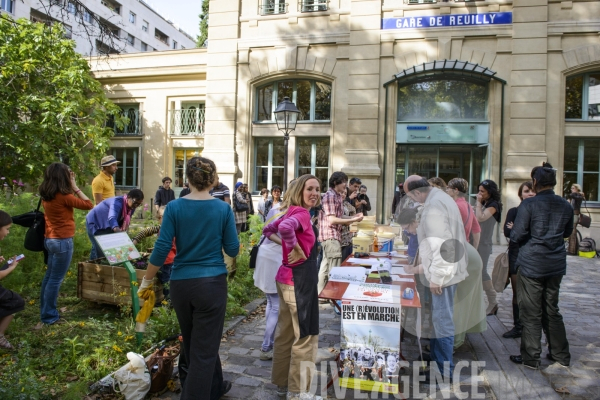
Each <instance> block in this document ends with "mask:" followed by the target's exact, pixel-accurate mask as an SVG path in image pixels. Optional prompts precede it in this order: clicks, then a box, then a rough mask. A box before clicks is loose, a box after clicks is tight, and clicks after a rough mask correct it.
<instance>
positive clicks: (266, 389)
mask: <svg viewBox="0 0 600 400" xmlns="http://www.w3.org/2000/svg"><path fill="white" fill-rule="evenodd" d="M320 326H321V331H320V335H319V350H318V354H317V363H316V364H317V370H318V372H317V377H316V378H315V379H317V381H318V384H317V388H316V392H317V394H320V395H322V396H323V397H325V396H327V397H328V398H332V399H336V398H337V399H359V398H363V399H366V398H369V399H371V398H372V399H376V398H390V399H391V398H394V396H393V395H389V397H386V396H388V395H385V394H378V395H377V394H376V395H373V394H372V393H366V392H365V393H361V392H357V393H355V392H354V390H350V389H349V390H345V391H344V390H343V389H341V388H339V387H338V388H337V393H336V388H334V387H331V388H329V390H327V388H326V387H327V381H328V375H330V373H329V374H328V370H329V371H330V369H328V368H327V362H330V361H333V360H334V358H335V356H336V355H337V352H338V350H339V346H340V344H339V343H340V317H339V316H337V315H335V313H334V312H333V307H332V306H330V305H320ZM264 328H265V319H264V316H263V315H260V316H259V317H258V318H255V319H254V320H252V321H249V322H246V323H241V324H239V325H237V327H236V328H235V335H234V336H229V337H228V339H227V342H223V343H222V344H221V354H222V358H221V360H223V371H224V375H225V379H228V380H230V381H232V382H233V383H234V385H233V388H232V389H231V391H230V392H229V393H228V394H227V396H226V397H224V398H227V399H238V398H239V399H241V398H243V399H273V400H275V399H278V397H277V395H276V393H275V386H274V385H273V384H271V383H270V378H271V361H260V360H259V355H260V345H261V343H262V340H263V336H262V333H263V332H264ZM423 343H426V341H423ZM402 352H403V354H404V356H405V357H406V359H407V360H409V361H410V360H416V359H417V357H418V356H419V352H418V346H417V344H416V338H415V337H412V336H410V335H406V337H405V340H404V342H403V343H402ZM461 360H464V361H473V360H474V351H473V349H472V348H471V347H470V345H468V344H465V345H464V346H462V347H461V348H459V349H458V351H457V352H456V354H455V362H458V361H461ZM475 368H476V367H475ZM463 372H464V373H465V375H464V376H461V384H460V390H461V391H462V392H465V395H466V396H467V397H463V398H480V399H486V398H492V397H491V391H490V389H489V387H488V386H486V385H485V384H484V383H483V382H479V383H478V382H475V383H474V384H473V387H472V388H471V383H472V382H471V376H470V368H465V369H464V370H463ZM407 374H412V369H411V368H407ZM467 374H468V375H467ZM409 376H410V377H411V380H410V385H409V388H406V389H404V392H405V393H410V395H409V396H407V397H406V398H425V397H428V395H430V394H433V396H431V397H429V398H440V399H441V398H449V399H456V398H458V397H456V396H454V393H452V392H451V390H452V391H457V390H459V389H458V388H457V387H456V385H455V387H454V388H452V389H450V388H448V387H445V388H444V387H442V389H441V390H440V391H438V392H436V388H435V387H434V388H433V389H432V388H431V387H430V386H428V385H423V384H421V385H419V384H417V386H418V390H419V393H420V394H421V395H419V394H416V392H415V387H414V386H413V385H414V383H413V382H412V375H409ZM481 378H482V377H481ZM472 391H473V392H472ZM472 393H475V396H472ZM367 396H368V397H367ZM398 398H402V397H398Z"/></svg>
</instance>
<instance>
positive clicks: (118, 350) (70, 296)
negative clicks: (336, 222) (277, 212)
mask: <svg viewBox="0 0 600 400" xmlns="http://www.w3.org/2000/svg"><path fill="white" fill-rule="evenodd" d="M85 191H86V194H88V197H91V196H90V194H89V193H87V192H89V191H90V189H89V188H86V190H85ZM35 206H37V198H35V197H34V196H32V195H31V194H22V195H20V196H18V197H11V198H8V200H5V198H2V199H0V209H2V210H3V211H6V212H8V213H9V214H10V215H18V214H21V213H24V212H27V211H31V210H32V209H34V208H35ZM85 216H86V212H85V211H80V210H75V222H76V226H77V230H76V234H75V237H74V249H75V250H74V253H73V260H72V262H71V265H70V267H69V271H68V272H67V276H66V277H65V280H64V282H63V284H62V286H61V289H60V295H59V299H58V308H59V312H60V314H61V316H62V317H64V318H65V319H66V320H67V321H68V322H67V323H66V324H63V325H57V326H49V327H45V328H43V329H42V330H40V331H33V330H32V328H33V326H35V325H36V324H37V323H38V322H39V321H40V309H39V296H40V287H41V283H42V279H43V277H44V274H45V270H46V268H45V265H44V260H43V254H42V253H41V252H40V253H34V252H30V251H27V250H25V249H24V248H23V240H24V236H25V231H26V228H22V227H19V226H17V225H13V226H12V228H11V232H10V235H8V237H7V238H6V239H5V240H4V241H2V242H0V254H1V255H3V256H4V257H5V258H8V257H10V256H13V255H16V254H21V253H23V254H25V257H26V258H25V260H23V261H22V262H21V263H20V264H19V266H18V267H17V268H16V269H15V270H14V271H13V273H11V274H10V275H9V276H8V277H6V278H5V279H4V280H2V281H1V282H0V284H2V286H4V287H6V288H8V289H11V290H13V291H15V292H17V293H19V294H20V295H21V296H22V297H23V298H24V299H25V301H26V307H25V310H24V311H22V312H20V313H17V314H16V315H15V318H14V320H13V321H12V323H11V324H10V326H9V328H8V330H7V332H6V335H7V337H8V339H9V341H10V342H11V343H12V345H13V346H15V347H16V351H13V352H6V351H2V350H0V399H11V400H12V399H54V398H61V399H80V398H82V397H83V396H84V395H85V393H86V391H87V387H88V385H89V384H91V383H93V382H95V381H97V380H98V379H100V378H102V377H104V376H105V375H107V374H109V373H111V372H113V371H115V370H116V369H118V368H119V367H121V366H122V365H124V364H125V363H126V362H127V361H128V360H127V358H126V356H125V355H126V354H127V352H128V351H136V352H138V353H139V352H142V351H144V350H145V349H148V348H150V347H151V346H152V345H153V344H154V343H156V342H158V341H160V340H162V339H164V338H165V337H167V336H170V335H173V334H175V333H178V332H179V326H178V323H177V317H176V315H175V312H174V310H173V309H171V308H170V307H161V308H155V310H154V312H153V315H152V317H151V319H150V321H149V323H148V326H147V331H146V334H145V335H144V342H143V344H142V346H141V347H140V348H138V347H137V344H136V340H135V332H134V330H135V326H134V323H133V320H132V318H131V307H129V306H125V307H117V306H110V305H102V304H97V303H93V302H89V301H86V300H81V299H79V298H77V263H78V262H79V261H82V260H87V258H88V256H89V252H90V248H91V245H90V243H89V239H88V237H87V233H86V230H85ZM144 221H145V222H144V223H145V224H147V223H150V224H151V223H153V221H152V220H147V219H146V220H144ZM261 231H262V225H261V223H260V222H259V220H258V218H256V217H253V218H252V219H251V229H250V231H249V232H247V233H243V234H242V235H241V236H240V242H241V245H240V247H241V248H240V254H239V255H238V257H237V271H236V274H235V277H234V278H233V279H231V280H230V282H229V294H228V296H229V298H228V303H227V317H228V318H231V317H233V316H236V315H241V314H244V313H245V310H244V308H243V306H244V305H245V304H247V303H249V302H250V301H252V300H254V299H255V298H257V297H259V296H260V295H261V294H262V293H261V292H260V290H258V289H257V288H256V287H254V282H253V278H252V274H253V271H252V270H250V269H249V268H248V262H249V252H250V249H251V248H252V245H253V244H255V243H256V242H257V241H258V238H259V237H260V232H261ZM130 233H131V232H130ZM153 240H154V239H146V241H144V242H143V243H142V244H141V245H140V246H138V247H139V248H140V249H145V248H147V247H151V246H152V244H153Z"/></svg>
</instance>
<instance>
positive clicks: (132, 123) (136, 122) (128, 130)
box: [106, 108, 142, 136]
mask: <svg viewBox="0 0 600 400" xmlns="http://www.w3.org/2000/svg"><path fill="white" fill-rule="evenodd" d="M121 115H123V116H125V117H127V118H128V120H129V121H128V122H127V123H126V124H125V126H123V127H122V128H119V127H118V126H116V125H115V121H114V119H113V118H112V116H111V117H109V119H108V121H106V126H108V127H109V128H112V129H113V130H114V131H115V136H141V135H142V130H141V129H140V127H141V118H140V117H141V114H140V110H135V109H131V108H130V109H128V110H123V112H122V114H121Z"/></svg>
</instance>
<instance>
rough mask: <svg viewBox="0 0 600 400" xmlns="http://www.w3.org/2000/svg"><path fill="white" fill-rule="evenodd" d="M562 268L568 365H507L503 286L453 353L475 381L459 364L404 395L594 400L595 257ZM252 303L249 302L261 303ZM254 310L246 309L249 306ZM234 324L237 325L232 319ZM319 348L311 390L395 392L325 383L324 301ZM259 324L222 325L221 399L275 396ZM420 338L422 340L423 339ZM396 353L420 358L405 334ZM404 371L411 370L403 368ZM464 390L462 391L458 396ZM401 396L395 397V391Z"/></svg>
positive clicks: (599, 392)
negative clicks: (442, 378) (446, 385)
mask: <svg viewBox="0 0 600 400" xmlns="http://www.w3.org/2000/svg"><path fill="white" fill-rule="evenodd" d="M505 250H506V246H495V247H494V254H493V255H492V257H490V260H492V261H490V268H489V271H490V273H491V270H492V266H493V260H494V259H495V256H496V255H498V254H500V253H502V252H504V251H505ZM568 264H569V267H568V272H567V276H566V277H565V279H564V280H563V285H562V289H561V300H560V307H561V313H562V314H563V316H564V319H565V323H566V325H567V335H568V338H569V343H570V346H571V354H572V361H571V366H570V368H568V369H567V368H562V367H558V366H556V365H550V362H549V361H548V360H547V359H546V358H545V352H544V354H543V358H542V369H541V370H540V371H533V370H529V369H527V368H523V367H522V366H520V365H516V364H514V363H512V362H511V361H510V360H509V359H508V356H509V355H513V354H519V353H520V351H519V346H520V339H504V338H502V334H503V333H504V332H505V331H507V330H508V329H510V328H512V323H513V321H512V306H511V300H512V291H511V288H510V287H508V288H507V289H506V290H505V291H504V292H503V293H502V294H499V296H498V300H499V303H500V305H501V307H500V311H499V312H498V315H497V316H493V317H488V318H487V321H488V330H487V331H486V332H484V333H482V334H469V335H467V341H466V343H465V344H464V345H463V346H462V347H461V348H459V349H458V351H457V352H456V354H455V356H454V361H455V363H458V362H459V361H467V362H472V361H480V362H485V367H484V368H483V369H482V372H481V374H480V375H479V378H481V380H482V381H481V382H477V377H471V375H470V374H469V373H468V372H469V371H470V368H469V369H467V368H465V370H464V372H465V375H461V383H460V384H459V385H457V384H455V385H454V388H453V390H452V391H449V390H441V391H440V390H438V391H435V390H433V393H431V388H430V386H427V385H423V384H419V383H418V382H414V381H413V380H412V375H411V379H410V381H409V384H408V388H404V392H405V393H407V394H408V396H406V398H411V399H412V398H436V399H457V398H462V399H475V398H478V399H497V400H513V399H514V400H518V399H523V400H533V399H543V400H553V399H561V398H568V399H577V400H579V399H586V400H599V399H600V307H599V306H600V304H599V303H600V302H599V301H598V298H597V293H598V288H600V272H599V268H600V260H598V259H594V260H590V259H583V258H580V257H569V258H568ZM259 303H260V301H259V302H255V303H253V306H256V305H257V304H259ZM250 308H252V307H250ZM234 323H235V325H234ZM320 326H321V334H320V336H319V351H318V356H317V369H318V376H317V378H316V379H317V381H318V386H317V393H318V394H322V395H324V396H327V397H328V398H331V399H335V398H337V399H358V398H362V399H367V398H369V399H370V398H394V397H393V396H392V395H389V397H386V396H387V395H385V394H383V395H382V394H379V395H377V396H372V395H371V393H360V392H357V393H355V392H354V391H353V390H347V391H345V392H343V391H341V390H340V388H337V390H335V389H334V388H333V387H332V388H329V390H327V389H326V388H325V386H326V384H325V383H326V382H327V377H328V375H329V374H328V371H327V370H322V365H321V362H322V361H333V360H334V358H335V356H336V354H337V352H338V351H339V343H340V318H339V317H338V316H336V315H335V314H334V312H333V308H332V307H331V306H329V305H321V306H320ZM264 329H265V319H264V315H263V312H262V308H259V309H258V312H257V314H256V316H253V317H251V318H250V319H243V318H238V320H237V321H233V322H230V323H229V324H228V326H227V327H226V330H234V331H235V334H234V335H232V336H229V337H228V338H227V341H224V342H222V345H221V350H220V354H221V360H222V361H223V370H224V373H225V379H228V380H230V381H232V382H233V383H234V384H233V388H232V389H231V391H230V392H229V393H228V395H227V396H226V397H224V399H242V398H243V399H247V400H251V399H260V400H263V399H273V400H277V399H278V397H277V395H276V393H275V386H274V385H272V384H271V383H270V376H271V362H270V361H260V360H259V355H260V345H261V343H262V339H263V336H262V335H263V333H264ZM422 343H423V344H425V343H426V341H423V342H422ZM402 351H403V354H404V356H405V357H406V359H407V360H409V361H413V360H416V359H417V357H418V356H419V353H418V347H417V343H416V338H414V337H412V336H410V335H406V337H405V341H404V342H403V343H402ZM407 373H409V374H410V373H411V370H410V369H408V370H407ZM564 386H566V387H567V388H568V390H569V391H570V393H571V395H568V396H566V395H560V394H558V393H556V392H555V390H554V389H555V388H560V387H564ZM460 392H462V393H463V394H462V395H461V393H460ZM161 398H163V399H166V398H170V399H171V400H176V399H178V398H179V396H178V395H177V394H175V393H171V392H167V393H165V394H164V395H163V396H161ZM398 398H401V397H398Z"/></svg>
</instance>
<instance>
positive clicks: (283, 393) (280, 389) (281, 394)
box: [277, 386, 288, 397]
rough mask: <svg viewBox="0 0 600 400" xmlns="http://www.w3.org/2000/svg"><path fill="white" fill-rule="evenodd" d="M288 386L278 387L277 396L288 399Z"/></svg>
mask: <svg viewBox="0 0 600 400" xmlns="http://www.w3.org/2000/svg"><path fill="white" fill-rule="evenodd" d="M287 388H288V387H287V386H277V396H279V397H286V396H287V394H288V390H287Z"/></svg>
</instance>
